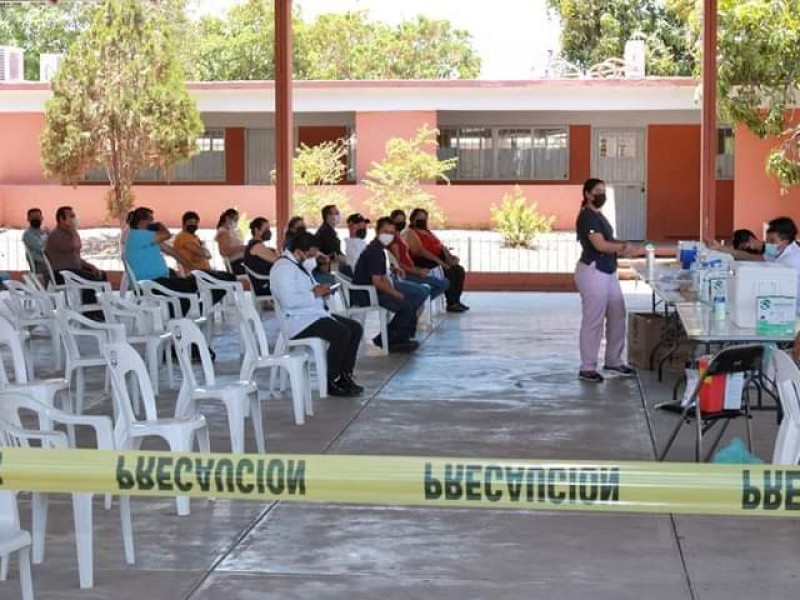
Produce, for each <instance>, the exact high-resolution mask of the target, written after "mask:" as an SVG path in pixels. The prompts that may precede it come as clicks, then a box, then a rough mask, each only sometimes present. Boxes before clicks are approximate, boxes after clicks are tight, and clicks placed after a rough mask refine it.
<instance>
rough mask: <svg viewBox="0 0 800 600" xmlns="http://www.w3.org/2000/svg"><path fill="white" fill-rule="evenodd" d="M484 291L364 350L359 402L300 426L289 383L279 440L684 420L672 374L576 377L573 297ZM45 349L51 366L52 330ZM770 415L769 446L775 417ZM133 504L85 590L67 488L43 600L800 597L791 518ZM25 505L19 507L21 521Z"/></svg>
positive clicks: (433, 440)
mask: <svg viewBox="0 0 800 600" xmlns="http://www.w3.org/2000/svg"><path fill="white" fill-rule="evenodd" d="M469 303H470V304H471V305H472V306H473V310H472V311H471V312H470V313H468V314H466V315H462V316H456V317H450V318H448V319H446V320H445V321H444V322H443V323H442V325H441V326H440V327H439V329H438V330H437V331H436V332H435V333H434V334H433V335H431V336H430V337H429V338H428V339H427V340H426V341H425V343H424V345H423V348H422V349H421V351H420V352H419V353H418V354H417V355H416V356H413V357H411V358H406V357H395V356H392V357H389V358H384V357H380V356H377V355H376V354H373V353H370V356H368V357H366V358H364V359H363V360H362V361H361V363H360V379H361V381H362V383H364V384H365V385H367V387H368V391H369V394H368V395H367V396H365V398H364V399H363V400H349V399H335V398H329V399H326V400H325V401H320V400H316V401H315V409H316V412H317V416H316V417H315V418H314V419H312V420H311V421H310V422H309V423H308V424H307V425H305V426H303V427H295V426H294V425H292V424H291V411H290V403H289V401H288V400H287V399H285V398H277V399H273V400H271V401H269V402H267V403H266V417H265V419H266V431H267V447H268V449H269V450H270V451H272V452H307V453H316V452H331V453H352V454H373V455H395V454H396V455H402V454H405V455H438V456H459V457H471V456H474V457H498V458H531V459H536V458H558V459H636V460H652V458H653V441H652V437H653V432H652V431H651V429H650V426H649V423H650V422H655V426H654V429H655V435H656V437H658V436H659V435H661V433H660V431H661V430H663V429H664V428H665V427H668V426H669V422H667V421H661V419H667V418H668V417H664V416H661V415H658V416H654V415H651V416H652V417H653V418H652V419H648V410H649V407H650V406H652V404H654V403H655V402H656V401H658V400H660V399H661V398H662V397H663V396H664V394H665V393H666V391H665V390H667V387H666V386H665V385H661V384H658V383H657V382H655V381H654V380H652V378H650V377H649V376H646V377H643V381H644V382H645V384H646V385H645V389H646V392H647V393H646V394H645V397H644V398H643V396H642V394H641V392H640V387H639V385H638V383H637V381H636V380H631V379H628V380H625V379H615V380H610V381H608V382H607V383H606V384H604V385H601V386H596V385H591V384H583V383H580V382H578V381H577V379H576V364H577V343H576V337H577V330H578V324H579V318H580V313H579V300H578V297H577V295H574V294H549V295H548V294H473V295H471V296H470V298H469ZM648 303H649V296H645V295H641V294H639V295H636V296H631V297H630V298H629V308H636V307H639V308H645V307H647V306H648ZM225 328H226V332H227V333H226V335H225V337H224V338H222V342H221V344H217V345H216V346H215V347H216V349H217V350H218V354H219V359H220V360H219V364H218V367H219V369H220V370H221V371H222V372H226V373H229V374H233V373H234V372H235V371H236V369H237V366H238V363H237V362H236V360H235V352H234V351H235V343H236V341H235V337H234V336H233V335H232V333H231V332H232V324H231V322H230V321H228V322H227V324H226V325H225ZM39 351H40V352H41V353H42V354H41V356H40V357H39V358H40V361H38V362H40V363H44V361H45V360H46V358H47V357H46V355H45V353H46V348H45V346H44V345H42V348H41V350H39ZM92 381H93V382H92V383H91V385H93V387H94V389H95V390H96V391H95V392H94V396H93V398H94V400H95V405H94V407H93V408H92V411H93V412H99V413H102V412H106V411H107V410H108V400H107V399H104V397H103V394H102V391H101V390H102V383H101V380H100V379H99V376H98V377H97V378H95V379H93V380H92ZM160 400H161V399H160ZM173 406H174V394H173V395H169V394H165V395H164V398H163V406H162V409H163V411H164V413H165V414H169V413H170V412H171V410H172V408H173ZM203 411H204V412H205V414H207V415H209V416H210V422H211V427H212V450H218V451H225V450H227V449H228V444H227V438H226V432H227V426H226V423H225V419H224V413H223V412H222V411H221V410H220V409H219V408H217V407H214V406H205V407H203ZM758 419H763V420H764V423H766V422H767V421H768V420H769V419H773V420H774V415H772V414H770V415H769V416H759V417H758ZM759 427H760V428H759V432H760V434H759V435H760V436H761V437H763V439H764V440H767V441H762V442H761V443H760V447H762V448H766V447H768V446H769V445H770V444H771V440H772V439H774V438H769V436H770V435H774V432H772V431H771V430H769V429H768V428H767V427H766V425H765V426H763V427H762V426H759ZM731 429H736V428H735V427H731ZM767 438H769V439H767ZM662 439H663V436H662ZM687 442H688V440H687ZM152 447H153V448H155V447H158V446H152ZM252 448H254V445H253V440H252V439H249V440H248V449H252ZM687 448H688V446H686V447H681V448H679V450H678V452H685V451H686V450H687ZM133 504H134V530H135V543H136V550H137V565H136V567H135V568H127V567H126V566H125V564H124V561H123V553H122V546H121V539H120V534H119V519H118V516H117V512H116V511H111V512H106V511H104V510H102V507H101V504H100V502H99V501H98V502H97V504H96V510H95V520H96V523H95V549H96V550H95V551H96V559H95V563H96V566H95V568H96V571H95V579H96V587H95V589H94V590H91V591H81V590H79V589H78V588H77V572H76V563H75V553H74V546H73V536H72V518H71V511H70V503H69V500H68V498H67V497H57V498H54V500H53V506H52V508H51V518H50V523H49V535H48V541H47V556H46V559H45V563H44V564H42V565H40V566H38V567H35V568H34V583H35V587H36V591H37V598H39V599H53V600H55V599H58V600H62V599H71V598H92V599H100V598H108V599H114V600H125V599H136V600H141V599H142V598H148V599H152V600H157V599H158V600H160V599H172V598H175V599H181V598H186V599H191V600H212V599H214V600H216V599H219V598H225V599H231V600H255V599H259V600H260V599H272V598H275V599H287V598H298V599H306V598H308V599H315V600H327V599H345V598H346V599H353V600H356V599H365V600H366V599H376V598H385V599H391V600H394V599H397V600H403V599H409V600H411V599H413V600H417V599H418V598H425V597H436V598H441V599H450V598H452V599H459V600H464V599H473V598H474V599H478V598H491V599H495V598H515V599H520V598H554V599H556V598H557V599H565V600H569V599H579V598H581V599H582V598H587V597H589V598H592V599H594V600H604V599H609V600H611V599H614V600H618V599H627V598H630V599H642V598H647V599H655V600H658V599H662V598H663V599H676V600H678V599H690V598H699V599H703V600H705V599H711V598H720V599H721V598H745V597H763V598H796V597H797V591H796V585H797V584H796V573H797V566H796V565H797V554H798V552H797V551H798V549H799V548H800V541H798V540H800V523H798V522H797V521H787V520H784V519H778V520H772V519H766V520H765V519H759V520H745V519H727V518H726V519H719V518H700V517H692V518H685V517H681V518H672V517H670V516H648V515H644V516H642V515H606V514H579V513H574V514H565V513H558V514H555V513H543V512H507V511H491V510H473V511H465V510H445V509H418V508H382V507H361V506H335V505H320V504H316V505H314V504H288V503H276V504H271V505H262V504H256V503H250V502H231V501H223V500H219V501H217V502H215V503H206V502H205V501H193V502H192V514H191V516H190V517H187V518H178V517H176V516H175V514H174V502H173V501H171V500H167V499H164V500H151V499H136V500H134V503H133ZM27 513H28V509H27V506H24V507H23V514H24V517H23V518H24V519H25V520H27V516H28V515H27ZM13 577H15V576H14V575H13V569H12V580H11V581H9V582H7V583H2V584H0V598H3V599H5V598H16V597H17V594H18V586H17V582H16V581H15V580H13Z"/></svg>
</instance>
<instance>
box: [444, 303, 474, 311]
mask: <svg viewBox="0 0 800 600" xmlns="http://www.w3.org/2000/svg"><path fill="white" fill-rule="evenodd" d="M467 310H469V309H467V308H464V307H463V306H461V305H460V304H451V305H450V306H448V307H447V312H449V313H463V312H467Z"/></svg>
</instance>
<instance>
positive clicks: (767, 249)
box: [764, 244, 781, 258]
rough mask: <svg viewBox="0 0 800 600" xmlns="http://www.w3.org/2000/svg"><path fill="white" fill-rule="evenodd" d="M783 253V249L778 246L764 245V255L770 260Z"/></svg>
mask: <svg viewBox="0 0 800 600" xmlns="http://www.w3.org/2000/svg"><path fill="white" fill-rule="evenodd" d="M780 253H781V247H780V246H779V245H778V244H764V255H765V256H769V257H770V258H776V257H777V256H778V255H779V254H780Z"/></svg>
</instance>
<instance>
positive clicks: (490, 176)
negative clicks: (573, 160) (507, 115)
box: [439, 127, 569, 181]
mask: <svg viewBox="0 0 800 600" xmlns="http://www.w3.org/2000/svg"><path fill="white" fill-rule="evenodd" d="M439 157H440V158H442V159H445V158H452V157H456V158H458V164H457V165H456V167H455V169H453V170H452V171H451V172H450V173H449V174H448V177H450V178H451V179H453V180H456V181H457V180H544V181H546V180H566V179H568V177H569V130H568V129H567V128H566V127H496V128H492V127H481V128H474V127H472V128H466V127H465V128H458V129H452V128H448V129H443V130H442V131H441V133H440V136H439Z"/></svg>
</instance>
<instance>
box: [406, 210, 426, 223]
mask: <svg viewBox="0 0 800 600" xmlns="http://www.w3.org/2000/svg"><path fill="white" fill-rule="evenodd" d="M420 213H425V216H426V217H427V216H429V215H428V211H427V210H425V209H424V208H415V209H414V210H412V211H411V214H410V215H408V219H409V221H411V224H412V225H413V224H414V221H416V220H417V216H418V215H419V214H420Z"/></svg>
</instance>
